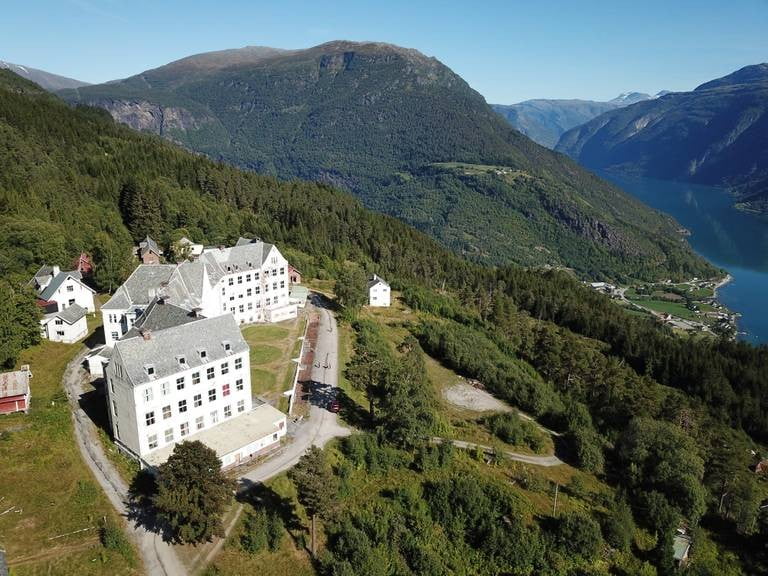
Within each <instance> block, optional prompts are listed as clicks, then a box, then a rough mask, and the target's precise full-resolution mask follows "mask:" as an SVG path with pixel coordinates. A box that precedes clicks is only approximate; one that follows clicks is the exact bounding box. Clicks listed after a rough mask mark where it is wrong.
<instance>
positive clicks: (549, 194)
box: [59, 41, 707, 277]
mask: <svg viewBox="0 0 768 576" xmlns="http://www.w3.org/2000/svg"><path fill="white" fill-rule="evenodd" d="M59 94H60V95H61V96H62V97H64V98H65V99H66V100H68V101H69V102H72V103H85V104H92V105H95V106H99V107H102V108H105V109H106V110H108V111H109V112H110V114H112V116H113V117H114V118H115V119H117V120H119V121H120V122H123V123H125V124H128V125H129V126H131V127H133V128H136V129H139V130H144V131H148V132H153V133H156V134H159V135H161V136H163V137H165V138H168V139H170V140H173V141H175V142H178V143H180V144H182V145H183V146H185V147H187V148H189V149H191V150H194V151H197V152H201V153H204V154H206V155H208V156H210V157H212V158H215V159H218V160H222V161H226V162H228V163H231V164H234V165H236V166H239V167H244V168H248V169H251V170H255V171H258V172H262V173H266V174H273V175H276V176H278V177H280V178H285V179H289V178H297V177H298V178H304V179H314V180H320V181H323V182H326V183H328V184H331V185H333V186H337V187H340V188H343V189H346V190H349V191H351V192H352V193H354V194H355V195H357V196H358V197H359V198H360V199H362V201H363V202H364V204H365V205H366V206H368V207H370V208H373V209H375V210H378V211H380V212H384V213H387V214H390V215H392V216H395V217H397V218H399V219H401V220H403V221H405V222H407V223H409V224H412V225H414V226H416V227H417V228H419V229H420V230H422V231H425V232H427V233H429V234H431V235H433V236H434V237H436V238H437V239H439V240H440V241H441V242H442V243H443V244H445V245H447V246H449V247H451V248H452V249H453V250H455V251H456V252H459V253H461V254H463V255H465V256H467V257H469V258H472V259H475V260H478V261H483V262H488V263H504V262H517V263H520V264H524V265H533V266H535V265H554V266H570V267H573V268H575V269H576V270H577V271H578V272H580V273H582V274H585V275H589V276H603V275H604V276H613V277H616V276H622V275H624V276H626V275H633V276H646V277H650V276H653V277H659V276H660V275H670V274H671V275H674V276H681V275H686V274H690V275H699V276H701V275H703V273H704V272H703V271H702V270H703V269H704V268H707V266H706V264H704V263H703V262H702V261H701V260H699V259H698V258H697V257H694V256H693V255H692V253H691V252H690V250H689V249H688V247H687V245H686V244H685V242H683V241H682V240H681V238H680V236H679V233H678V225H677V224H676V223H675V222H674V221H673V220H672V219H670V218H668V217H666V216H664V215H662V214H659V213H658V212H655V211H653V210H651V209H649V208H648V207H646V206H645V205H643V204H642V203H640V202H638V201H637V200H635V199H633V198H632V197H630V196H629V195H627V194H625V193H623V192H622V191H620V190H619V189H617V188H615V187H613V186H612V185H610V184H608V183H606V182H605V181H603V180H600V179H599V178H597V177H595V176H594V175H592V174H590V173H588V172H586V171H584V170H583V169H581V168H580V167H579V166H578V165H577V164H576V163H574V162H572V161H570V160H569V159H567V158H565V157H564V156H562V155H559V154H555V153H553V152H551V151H550V150H547V149H546V148H543V147H541V146H539V145H537V144H535V143H534V142H532V141H531V140H529V139H528V138H526V137H525V136H523V135H521V134H520V133H519V132H517V131H515V130H514V129H512V127H511V126H509V124H508V123H507V122H505V121H504V120H503V119H502V118H501V117H500V116H499V115H498V114H496V113H494V111H493V110H492V109H491V108H490V107H489V106H488V105H487V104H486V102H485V100H484V99H483V97H482V96H481V95H480V94H478V93H477V92H475V91H474V90H472V89H471V88H470V87H469V86H468V85H467V83H466V82H465V81H464V80H462V79H461V78H460V77H459V76H457V75H456V74H455V73H454V72H453V71H451V70H450V69H449V68H447V67H446V66H445V65H443V64H442V63H440V62H439V61H438V60H436V59H435V58H429V57H427V56H425V55H423V54H421V53H420V52H418V51H416V50H411V49H406V48H402V47H399V46H393V45H390V44H381V43H354V42H345V41H336V42H330V43H327V44H323V45H321V46H316V47H314V48H310V49H306V50H291V51H285V50H275V49H272V48H264V47H248V48H243V49H240V50H225V51H220V52H213V53H207V54H199V55H195V56H191V57H188V58H184V59H182V60H178V61H176V62H172V63H170V64H168V65H166V66H161V67H160V68H156V69H154V70H148V71H146V72H143V73H141V74H138V75H136V76H133V77H130V78H127V79H124V80H119V81H114V82H110V83H107V84H101V85H95V86H88V87H84V88H79V89H75V90H66V91H62V92H60V93H59ZM694 270H695V272H694ZM692 272H693V273H692Z"/></svg>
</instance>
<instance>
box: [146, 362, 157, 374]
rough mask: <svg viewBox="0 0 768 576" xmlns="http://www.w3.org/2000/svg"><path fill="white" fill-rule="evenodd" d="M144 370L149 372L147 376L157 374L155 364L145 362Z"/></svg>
mask: <svg viewBox="0 0 768 576" xmlns="http://www.w3.org/2000/svg"><path fill="white" fill-rule="evenodd" d="M144 372H146V373H147V376H154V375H155V365H154V364H145V365H144Z"/></svg>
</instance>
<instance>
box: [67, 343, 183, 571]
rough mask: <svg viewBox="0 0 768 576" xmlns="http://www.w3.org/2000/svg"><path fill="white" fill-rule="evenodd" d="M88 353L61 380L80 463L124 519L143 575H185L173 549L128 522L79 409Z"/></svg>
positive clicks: (115, 476) (120, 493)
mask: <svg viewBox="0 0 768 576" xmlns="http://www.w3.org/2000/svg"><path fill="white" fill-rule="evenodd" d="M88 352H89V351H88V350H84V351H83V352H81V353H80V354H78V355H77V357H76V358H75V359H74V360H72V362H70V363H69V365H68V366H67V369H66V370H65V371H64V378H63V384H64V390H65V391H66V393H67V397H68V398H69V403H70V405H71V406H72V417H73V420H74V423H75V438H76V439H77V446H78V448H79V449H80V453H81V454H82V456H83V460H85V463H86V464H87V465H88V468H90V469H91V471H92V472H93V475H94V476H95V477H96V480H97V481H98V483H99V485H101V487H102V489H103V490H104V492H105V493H106V495H107V497H108V498H109V501H110V502H111V503H112V506H114V507H115V510H117V512H118V514H120V515H121V516H122V517H123V518H125V519H126V524H127V526H128V532H129V534H130V535H131V536H132V537H133V539H134V541H135V542H136V546H137V547H138V549H139V554H140V555H141V559H142V562H143V564H144V569H145V570H146V573H147V574H148V575H149V576H185V575H186V574H187V570H186V568H184V566H183V564H182V563H181V561H180V560H179V557H178V555H177V554H176V551H175V550H174V549H173V546H172V545H171V544H169V543H167V542H164V541H163V539H162V537H161V536H160V535H159V534H156V533H154V532H150V531H148V530H147V529H146V528H144V526H142V525H140V524H137V523H135V522H134V521H132V520H130V519H128V517H129V512H130V505H129V498H128V486H127V485H126V483H125V482H124V481H123V479H122V477H121V476H120V474H119V473H118V472H117V470H116V469H115V467H114V466H113V465H112V463H111V462H110V461H109V459H108V458H107V455H106V454H105V453H104V450H103V448H102V444H101V441H100V440H99V437H98V433H97V430H96V426H95V425H94V424H93V422H92V421H91V420H90V418H88V416H87V415H86V413H85V411H84V410H83V409H82V408H81V407H80V395H81V394H82V393H83V382H84V381H85V379H86V377H87V375H86V373H85V370H84V369H83V368H82V363H83V360H84V358H85V355H86V354H87V353H88Z"/></svg>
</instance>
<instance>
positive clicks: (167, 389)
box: [160, 382, 171, 396]
mask: <svg viewBox="0 0 768 576" xmlns="http://www.w3.org/2000/svg"><path fill="white" fill-rule="evenodd" d="M160 386H161V388H160V390H161V392H162V393H163V396H168V394H170V393H171V383H170V382H163V383H162V384H161V385H160Z"/></svg>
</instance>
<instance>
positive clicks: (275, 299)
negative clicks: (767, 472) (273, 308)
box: [272, 296, 277, 304]
mask: <svg viewBox="0 0 768 576" xmlns="http://www.w3.org/2000/svg"><path fill="white" fill-rule="evenodd" d="M272 303H273V304H277V296H275V298H274V299H273V300H272Z"/></svg>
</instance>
